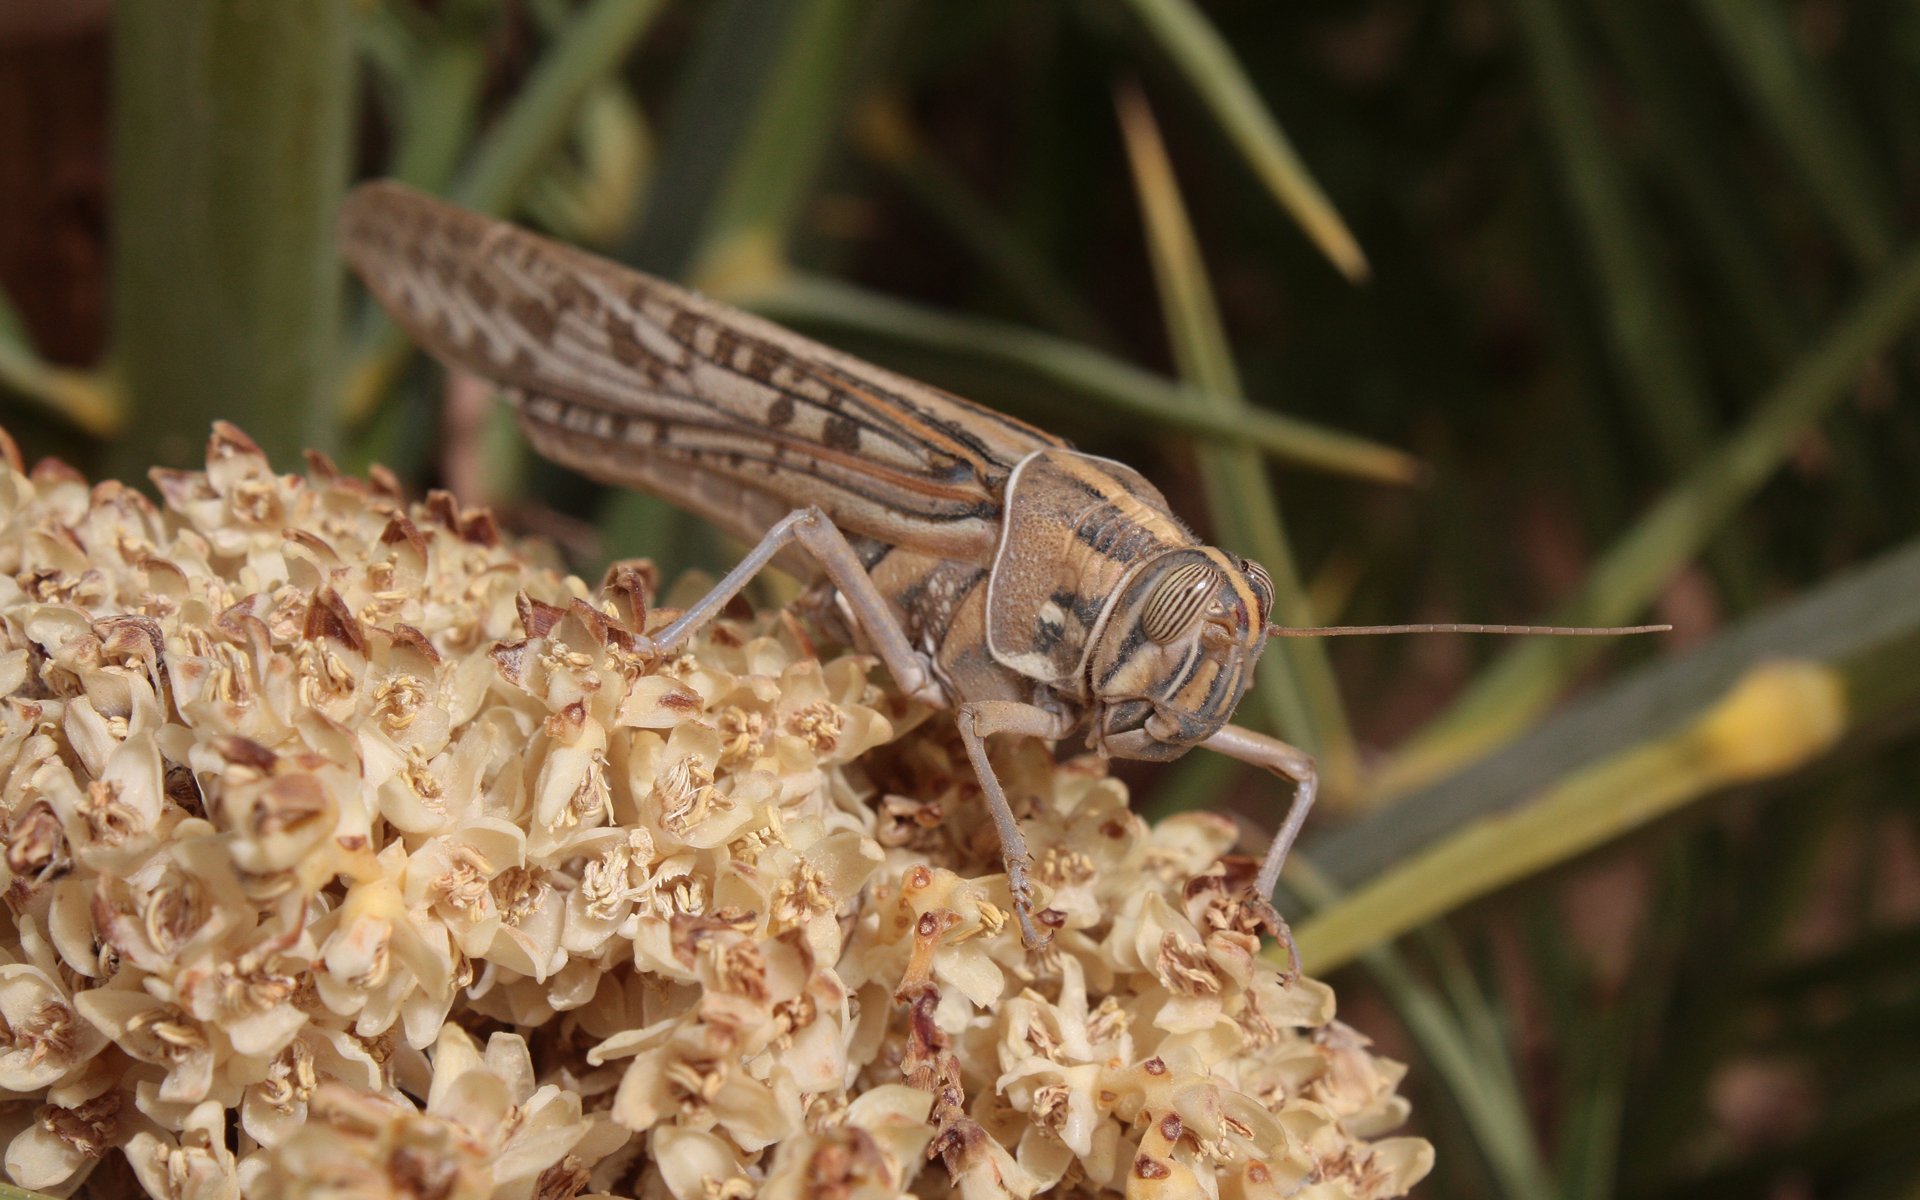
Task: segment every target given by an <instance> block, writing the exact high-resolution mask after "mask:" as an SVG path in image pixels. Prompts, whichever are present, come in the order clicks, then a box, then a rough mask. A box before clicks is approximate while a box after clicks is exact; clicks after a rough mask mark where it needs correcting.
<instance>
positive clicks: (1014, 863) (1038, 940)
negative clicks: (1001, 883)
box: [954, 700, 1073, 949]
mask: <svg viewBox="0 0 1920 1200" xmlns="http://www.w3.org/2000/svg"><path fill="white" fill-rule="evenodd" d="M954 716H955V719H956V720H957V721H958V722H959V725H960V740H961V741H962V742H963V743H965V744H966V747H967V757H968V758H969V759H970V760H972V762H973V773H974V775H976V776H977V777H978V778H979V780H980V790H981V791H982V792H984V793H985V794H986V797H987V811H988V812H990V813H992V814H993V823H994V826H995V827H996V828H997V829H998V830H999V831H1000V855H1001V858H1002V860H1003V861H1004V862H1005V863H1006V867H1007V890H1008V891H1009V892H1010V893H1012V895H1013V915H1014V916H1015V917H1016V918H1017V919H1018V920H1019V922H1020V937H1021V939H1022V940H1023V941H1025V942H1026V944H1027V946H1028V948H1029V949H1035V948H1038V947H1040V946H1044V945H1046V944H1047V942H1048V941H1050V940H1051V939H1052V936H1053V935H1052V934H1050V933H1043V932H1041V931H1040V930H1039V929H1038V928H1037V927H1036V926H1035V925H1034V923H1033V881H1032V880H1031V879H1030V878H1029V877H1028V873H1027V872H1028V868H1029V867H1031V866H1032V865H1033V855H1032V854H1030V853H1028V852H1027V835H1026V834H1025V833H1023V832H1021V829H1020V822H1019V820H1018V819H1017V818H1016V817H1015V816H1014V815H1013V808H1012V806H1011V805H1009V804H1008V803H1007V793H1006V790H1005V789H1004V788H1002V787H1001V786H1000V779H999V776H997V775H995V774H994V773H993V764H992V763H991V762H989V761H988V760H987V739H988V738H989V737H991V736H993V735H994V734H996V733H1017V734H1023V735H1025V736H1027V737H1037V738H1043V739H1045V740H1047V741H1058V740H1059V739H1060V738H1063V737H1065V736H1066V735H1067V734H1068V733H1070V732H1072V730H1073V721H1072V719H1071V718H1069V717H1067V716H1065V715H1063V714H1058V713H1051V712H1048V711H1047V710H1046V709H1044V708H1036V707H1034V706H1033V705H1031V704H1021V703H1018V702H1017V701H1012V700H980V701H972V702H969V703H966V704H962V705H961V706H960V707H959V709H958V710H957V711H956V712H955V714H954Z"/></svg>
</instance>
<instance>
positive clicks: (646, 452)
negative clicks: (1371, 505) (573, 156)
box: [339, 182, 1065, 562]
mask: <svg viewBox="0 0 1920 1200" xmlns="http://www.w3.org/2000/svg"><path fill="white" fill-rule="evenodd" d="M339 236H340V243H341V248H342V250H343V251H344V252H345V254H346V256H347V259H348V261H350V262H351V263H352V264H353V266H354V268H355V269H356V270H357V271H358V272H359V273H360V275H361V276H362V277H363V278H364V279H365V280H366V282H367V286H368V287H369V288H370V289H371V290H372V291H373V294H374V296H375V297H376V298H377V299H378V300H379V301H380V303H381V304H382V305H384V306H385V307H386V309H387V310H388V311H389V312H390V313H392V314H393V317H394V319H395V320H396V321H398V322H399V323H400V325H401V327H402V328H404V329H405V330H406V331H407V332H408V333H409V334H411V335H412V336H413V337H414V339H415V340H416V341H418V342H419V343H420V344H421V345H423V346H425V347H426V348H427V349H428V350H430V351H431V352H432V353H433V354H434V355H435V356H436V357H438V358H439V359H441V360H442V361H443V362H445V363H447V364H448V365H450V366H453V367H457V368H459V369H461V370H464V371H468V372H470V373H472V374H475V375H479V376H483V377H485V378H487V379H490V380H493V381H495V382H496V383H498V384H500V385H502V387H503V388H504V389H505V390H506V391H507V393H508V395H509V396H510V397H511V398H512V399H513V400H514V401H515V402H516V403H517V404H518V405H519V410H520V422H521V425H522V427H523V428H524V429H525V430H526V432H527V434H528V437H529V438H530V439H531V440H532V441H533V443H534V445H535V446H536V447H537V448H538V449H540V451H541V452H542V453H544V454H546V455H548V456H549V457H552V458H554V459H556V460H558V461H560V462H562V463H565V464H566V465H568V466H571V467H574V468H576V469H578V470H580V471H582V472H584V473H586V474H588V475H592V476H594V477H596V478H599V479H603V480H606V481H608V482H612V483H618V484H624V485H628V486H634V487H639V488H641V489H643V490H647V491H653V492H656V493H659V494H661V495H663V496H664V497H665V498H666V499H668V500H670V501H673V502H675V503H678V504H681V505H683V506H685V507H687V508H689V509H691V510H693V511H695V512H697V513H700V514H701V515H703V516H707V517H710V518H713V519H717V520H720V521H721V522H722V523H723V524H726V525H729V526H731V527H732V529H733V531H734V532H736V533H739V534H741V535H742V536H755V535H756V534H757V531H756V530H754V529H751V528H743V526H751V525H755V524H758V523H760V522H762V521H764V520H765V519H766V515H767V514H769V513H774V512H777V511H786V510H790V509H793V508H798V507H801V506H803V505H807V504H817V505H819V506H820V507H821V508H822V509H823V510H824V511H825V512H826V513H827V515H828V516H829V517H830V518H831V519H832V520H833V521H834V523H835V524H836V525H838V526H840V527H841V528H842V529H843V530H845V531H847V532H849V533H856V534H864V535H866V536H868V537H873V538H878V539H880V540H882V541H885V542H888V543H890V544H893V545H900V546H909V547H912V548H914V549H917V550H921V551H924V552H927V553H934V554H939V555H942V556H944V557H952V558H960V559H976V560H979V561H983V562H984V561H985V560H986V558H987V557H988V556H989V555H991V553H992V552H993V547H994V545H995V542H996V541H997V538H998V529H999V508H1000V495H1001V489H1002V485H1003V484H1004V483H1005V482H1006V479H1007V476H1008V474H1009V473H1010V472H1011V471H1012V469H1013V467H1014V465H1015V464H1016V463H1018V462H1019V461H1020V460H1021V459H1022V458H1025V457H1026V456H1027V455H1028V454H1030V453H1032V452H1033V451H1035V450H1039V449H1043V448H1046V447H1049V446H1062V445H1065V443H1064V442H1062V441H1061V440H1060V439H1058V438H1054V437H1052V436H1050V435H1048V434H1045V433H1042V432H1041V431H1039V430H1037V429H1034V428H1032V427H1031V426H1028V425H1025V424H1023V423H1021V422H1019V421H1016V420H1014V419H1012V418H1011V417H1007V416H1004V415H1002V414H1000V413H996V412H994V411H993V410H991V409H987V408H982V407H981V406H979V405H977V404H973V403H971V402H970V401H967V400H963V399H961V398H960V397H958V396H954V395H952V394H950V393H948V392H944V391H941V390H939V389H938V388H933V387H928V386H927V385H925V384H921V383H916V382H914V381H913V380H911V379H908V378H906V377H904V376H901V375H896V374H894V373H893V372H891V371H886V370H883V369H881V368H879V367H875V366H872V365H870V364H868V363H864V362H861V361H860V360H859V359H856V358H854V357H852V356H851V355H847V354H842V353H840V352H839V351H836V350H833V349H830V348H829V347H826V346H822V345H820V344H819V343H817V342H813V341H810V340H808V339H806V338H803V337H800V336H799V335H797V334H794V333H791V332H789V331H787V330H785V329H782V328H780V327H779V326H777V325H774V324H772V323H771V322H768V321H764V320H761V319H760V318H758V317H754V316H751V315H749V314H747V313H743V312H740V311H738V310H736V309H733V308H729V307H727V306H726V305H723V304H718V303H715V302H713V301H711V300H708V299H706V298H705V297H702V296H699V295H696V294H694V293H692V292H689V291H686V290H684V289H682V288H678V287H675V286H673V285H672V284H669V283H665V282H662V281H661V280H658V279H654V278H652V277H651V276H648V275H643V274H641V273H640V272H638V271H633V270H629V269H628V268H625V267H622V266H619V265H617V264H615V263H612V262H609V261H607V260H605V259H602V258H598V257H596V256H594V255H591V254H588V253H585V252H584V251H581V250H578V249H575V248H573V247H570V246H565V245H562V244H560V243H558V242H554V241H550V240H548V239H546V238H542V237H538V236H536V235H534V234H531V233H528V232H526V231H525V230H522V229H518V228H515V227H514V226H512V225H508V224H506V223H504V222H501V221H495V220H492V219H490V218H487V217H482V216H479V215H477V214H475V213H470V212H467V211H465V210H464V209H460V208H456V207H454V206H452V205H449V204H446V203H443V202H442V201H439V200H436V199H434V198H432V197H430V196H427V195H425V194H423V193H421V192H417V191H414V190H412V189H411V188H407V187H404V186H402V185H399V184H395V183H388V182H380V183H371V184H366V185H364V186H362V187H360V188H359V189H357V190H356V191H354V192H353V194H352V195H350V196H349V197H348V199H347V202H346V204H345V206H344V208H343V209H342V212H341V220H340V226H339ZM729 484H731V485H732V486H731V487H729V486H728V485H729ZM742 489H744V490H745V492H747V493H753V495H749V496H743V497H742V496H737V493H738V492H740V491H741V490H742ZM730 497H734V498H738V499H743V500H747V501H749V503H743V504H739V505H734V504H732V503H730V502H729V500H730ZM753 501H757V502H753ZM746 514H751V515H746Z"/></svg>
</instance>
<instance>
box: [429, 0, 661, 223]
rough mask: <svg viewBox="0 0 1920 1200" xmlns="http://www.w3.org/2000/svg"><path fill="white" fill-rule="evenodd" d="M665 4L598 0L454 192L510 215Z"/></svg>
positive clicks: (557, 44) (569, 30)
mask: <svg viewBox="0 0 1920 1200" xmlns="http://www.w3.org/2000/svg"><path fill="white" fill-rule="evenodd" d="M661 8H662V5H661V3H660V0H591V3H589V4H587V5H586V6H584V7H583V8H581V9H580V10H579V11H578V12H577V13H576V14H575V15H574V16H573V19H572V20H571V21H569V22H568V23H567V25H566V27H565V28H564V29H563V30H562V31H561V32H560V34H559V35H558V36H557V37H556V38H555V39H554V41H553V43H552V44H551V45H550V46H549V47H548V48H547V51H546V53H545V54H544V55H543V56H542V57H541V59H540V63H539V65H538V66H537V67H535V68H534V71H533V74H532V76H531V77H529V78H528V80H527V82H526V84H525V86H524V87H522V88H521V90H520V93H519V95H517V96H516V97H515V98H514V101H513V104H512V105H511V106H510V107H509V108H508V109H507V112H506V114H505V115H504V116H503V117H501V119H500V120H499V121H498V122H497V123H496V124H495V125H494V126H493V127H492V128H491V129H489V130H488V131H487V133H486V135H485V136H484V137H483V138H482V139H481V142H480V145H479V147H478V148H477V149H476V150H475V151H474V155H473V159H472V163H471V165H470V166H469V167H468V168H467V170H466V172H465V174H464V175H463V176H462V178H461V179H460V181H459V183H458V184H457V185H456V186H455V187H454V191H453V195H454V198H455V199H456V200H458V201H459V202H460V203H462V204H464V205H466V206H467V207H469V208H472V209H475V210H476V211H479V212H485V213H493V214H496V215H500V214H504V213H505V212H506V211H507V210H508V209H509V208H511V207H512V205H513V204H515V203H516V202H517V201H518V200H519V199H520V197H521V195H522V194H524V192H525V190H526V188H527V187H528V185H529V184H530V183H531V182H532V180H533V177H534V175H535V174H536V173H537V172H538V171H539V170H540V169H541V168H542V167H543V166H545V165H546V163H547V161H548V159H549V158H550V157H551V156H552V154H553V153H554V151H555V150H557V149H558V148H559V147H560V145H561V144H562V143H563V142H564V141H565V140H566V138H567V137H568V135H569V134H571V132H572V131H573V127H574V122H575V120H576V119H577V117H578V116H579V112H580V106H581V104H582V103H584V102H585V100H586V98H587V97H588V96H589V95H590V94H591V93H592V92H593V90H594V88H595V87H597V86H599V85H600V84H601V83H602V82H603V81H605V80H606V78H607V77H608V76H609V75H611V74H612V73H613V72H614V71H615V70H616V69H617V68H618V67H619V66H620V64H621V63H622V62H624V61H626V57H627V54H628V52H629V51H631V50H632V49H633V46H634V44H635V43H636V42H638V41H639V40H640V36H641V35H642V34H643V33H645V32H646V31H647V27H648V26H649V25H651V24H652V23H653V20H654V18H655V17H657V16H658V15H659V14H660V10H661Z"/></svg>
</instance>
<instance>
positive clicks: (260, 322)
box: [113, 0, 353, 474]
mask: <svg viewBox="0 0 1920 1200" xmlns="http://www.w3.org/2000/svg"><path fill="white" fill-rule="evenodd" d="M351 7H352V6H351V3H350V0H286V2H284V3H276V4H259V3H254V2H251V0H172V2H171V3H159V2H158V0H136V2H134V3H129V4H123V5H121V6H120V7H119V8H118V9H117V10H116V17H115V22H114V39H115V40H114V56H113V57H114V93H113V102H114V117H113V122H114V127H113V135H114V188H113V221H114V234H115V237H114V243H115V246H116V252H115V254H114V259H113V267H114V269H113V307H114V345H113V357H114V362H115V365H116V367H117V370H118V377H119V380H120V382H121V384H122V387H123V389H124V395H125V399H126V403H127V427H126V433H127V436H126V437H125V438H123V439H122V440H121V442H120V447H121V454H120V458H121V462H120V463H119V469H120V471H121V473H123V474H133V473H136V472H137V471H139V470H143V469H144V468H145V466H147V465H149V464H153V463H161V464H178V465H184V464H186V463H189V462H193V461H197V460H198V458H199V457H200V451H201V446H202V444H203V443H204V441H205V438H206V435H207V429H208V427H209V425H210V424H211V423H212V422H213V421H214V420H216V419H220V418H224V417H230V416H234V415H236V414H238V413H242V412H244V413H247V414H249V423H250V425H251V426H252V427H251V428H250V429H249V431H248V432H249V433H250V434H251V435H252V436H253V437H254V438H255V439H256V440H258V441H259V442H260V444H261V446H262V448H264V449H265V450H266V451H267V453H268V455H269V456H270V457H271V458H272V459H273V461H275V462H276V463H283V464H284V463H291V462H292V461H294V460H295V459H297V456H298V453H299V451H300V450H301V449H302V448H303V447H306V446H320V447H326V446H327V445H329V444H330V442H331V436H332V431H333V425H334V422H333V413H334V396H335V395H336V391H335V385H336V383H337V379H336V377H335V375H334V371H335V369H336V365H337V362H338V357H337V354H338V347H337V345H336V338H337V337H338V332H339V307H340V271H339V267H338V264H337V260H336V259H335V258H334V254H333V238H332V232H333V214H334V209H335V207H336V205H337V203H338V201H339V198H340V194H341V192H342V189H343V188H344V187H345V184H346V177H347V131H348V129H349V127H350V124H351V122H350V116H351V111H352V101H353V71H352V55H351V50H352V41H353V40H352V36H351Z"/></svg>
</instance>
